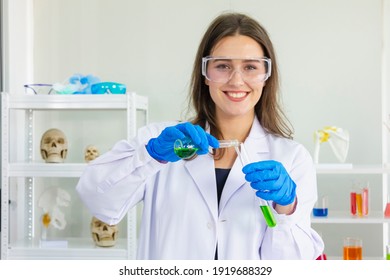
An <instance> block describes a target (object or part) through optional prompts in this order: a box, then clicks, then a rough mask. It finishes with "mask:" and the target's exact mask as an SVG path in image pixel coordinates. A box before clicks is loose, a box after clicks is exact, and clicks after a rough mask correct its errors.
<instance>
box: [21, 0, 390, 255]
mask: <svg viewBox="0 0 390 280" xmlns="http://www.w3.org/2000/svg"><path fill="white" fill-rule="evenodd" d="M385 1H387V0H385ZM33 4H34V9H33V10H34V57H33V60H34V72H33V74H34V75H33V76H34V80H33V81H28V82H40V83H44V82H45V83H46V82H48V83H55V82H63V81H64V80H65V79H66V78H68V77H69V76H71V75H72V74H74V73H83V74H94V75H96V76H98V77H100V78H101V79H102V80H107V81H118V82H122V83H125V84H126V85H127V86H128V88H129V89H130V90H134V91H136V92H137V93H139V94H142V95H146V96H148V97H149V102H150V115H149V116H150V118H149V119H150V121H160V120H170V119H179V118H183V117H184V116H183V115H182V112H183V111H184V108H185V106H186V94H187V91H188V84H189V79H190V75H191V68H192V64H193V58H194V56H195V52H196V49H197V45H198V42H199V41H200V38H201V36H202V34H203V32H204V31H205V28H206V27H207V25H208V24H209V22H210V21H211V20H212V19H213V18H214V17H215V16H216V15H218V14H219V13H220V12H222V11H225V10H234V11H240V12H245V13H248V14H249V15H252V16H253V17H255V18H257V19H258V20H259V21H260V22H261V23H262V24H263V25H264V26H265V27H266V28H267V29H268V31H269V33H270V35H271V38H272V39H273V41H274V44H275V48H276V51H277V54H278V60H279V61H278V62H279V66H280V70H281V78H282V84H281V86H282V94H283V100H284V105H285V108H286V112H287V114H288V116H289V117H290V120H291V121H292V123H293V125H294V127H295V131H296V135H295V138H296V140H298V141H299V142H301V143H303V144H304V145H305V146H306V147H307V148H308V149H309V151H312V150H313V146H314V145H313V137H312V135H313V132H314V130H316V129H319V128H322V127H323V126H325V125H335V126H339V127H342V128H345V129H348V130H349V131H350V134H351V142H350V152H349V155H348V158H347V161H348V162H353V163H354V164H373V163H380V162H381V137H382V134H381V129H382V114H381V90H382V88H383V87H382V86H383V85H382V80H381V69H382V68H381V67H382V62H381V59H382V31H383V30H382V29H383V28H382V27H383V26H382V0H328V1H321V0H312V1H307V0H294V1H288V0H274V1H266V0H230V1H226V0H214V1H209V0H196V1H182V0H165V1H152V0H143V1H135V0H111V1H105V0H34V1H33ZM388 31H389V30H387V32H388ZM386 36H387V38H389V37H390V36H388V35H386ZM387 51H388V52H389V50H387ZM385 79H386V81H385V82H387V84H388V80H389V79H390V78H389V77H385ZM20 86H22V84H21V85H20ZM320 161H321V162H335V161H336V159H335V157H334V156H333V154H332V153H331V151H330V149H329V147H328V146H327V145H323V147H322V150H321V155H320ZM378 177H379V176H376V177H374V178H371V177H368V178H366V177H364V176H363V177H362V180H366V179H368V180H370V182H372V185H374V187H375V185H377V184H381V182H380V178H378ZM350 182H351V178H341V179H338V182H334V181H332V180H329V179H328V178H324V177H321V176H320V177H319V185H320V186H321V187H322V188H321V189H320V192H324V190H323V189H324V186H327V185H331V186H332V187H331V188H329V189H328V190H327V191H328V192H331V194H333V195H335V196H340V197H341V196H343V195H344V194H347V192H348V190H345V189H344V192H345V193H340V194H339V192H340V188H342V187H344V188H345V186H346V185H347V188H348V185H349V184H350ZM376 187H380V186H376ZM373 201H374V202H378V201H379V198H378V194H375V193H374V194H373ZM330 203H331V205H332V203H336V204H338V207H339V208H340V209H343V208H347V207H348V205H347V204H346V203H345V201H342V200H339V201H336V202H335V201H331V202H330ZM333 205H334V204H333ZM373 207H374V208H378V207H379V208H380V207H381V205H380V204H379V205H373ZM337 230H338V229H337V228H336V229H331V230H330V232H326V234H327V235H328V234H335V232H337ZM331 237H332V236H331ZM331 237H325V238H331ZM378 239H380V237H379V238H378ZM373 242H374V244H373V247H378V246H380V240H379V242H377V243H375V242H376V241H375V240H374V241H373ZM331 246H333V247H334V248H331V249H332V250H333V251H335V250H337V248H336V247H337V246H338V245H337V244H333V245H332V244H331Z"/></svg>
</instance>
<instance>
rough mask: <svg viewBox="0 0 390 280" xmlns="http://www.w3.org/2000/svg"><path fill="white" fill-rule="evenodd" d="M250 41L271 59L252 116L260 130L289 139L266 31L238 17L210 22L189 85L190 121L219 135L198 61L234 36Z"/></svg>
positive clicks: (240, 16)
mask: <svg viewBox="0 0 390 280" xmlns="http://www.w3.org/2000/svg"><path fill="white" fill-rule="evenodd" d="M237 34H240V35H244V36H248V37H251V38H252V39H254V40H255V41H256V42H258V43H259V45H260V46H261V47H262V49H263V51H264V55H265V56H266V57H268V58H270V59H271V61H272V69H271V76H270V77H269V78H268V80H267V81H266V82H265V86H264V88H263V93H262V95H261V98H260V100H259V102H258V103H257V104H256V105H255V114H256V116H257V118H258V119H259V121H260V123H261V125H262V126H263V127H264V129H265V130H266V131H267V132H268V133H271V134H274V135H278V136H281V137H285V138H290V139H292V134H293V131H292V127H291V124H290V122H289V121H288V120H287V118H286V116H285V114H284V113H283V112H282V110H281V106H280V104H279V75H278V68H277V64H276V56H275V52H274V48H273V45H272V42H271V40H270V38H269V36H268V34H267V32H266V30H265V29H264V28H263V27H262V26H261V25H260V24H259V23H258V22H257V21H256V20H254V19H252V18H250V17H249V16H247V15H244V14H240V13H224V14H221V15H220V16H218V17H217V18H215V19H214V21H213V22H212V23H211V24H210V26H209V27H208V29H207V31H206V33H205V34H204V36H203V38H202V40H201V43H200V45H199V48H198V51H197V54H196V58H195V62H194V68H193V72H192V77H191V84H190V96H189V107H191V105H192V107H193V109H194V110H195V116H194V118H193V120H192V122H193V123H194V124H198V125H200V126H201V127H203V128H205V126H206V124H208V125H209V126H210V132H211V134H212V135H214V136H215V137H217V138H220V139H221V138H222V137H223V135H222V133H221V131H220V129H219V127H218V125H217V120H216V113H215V111H216V110H215V103H214V101H213V100H212V99H211V96H210V93H209V88H208V86H207V85H206V83H205V77H203V76H202V57H205V56H208V55H210V53H211V51H212V49H213V48H214V46H215V45H216V44H217V43H218V42H219V41H220V40H221V39H222V38H224V37H227V36H234V35H237Z"/></svg>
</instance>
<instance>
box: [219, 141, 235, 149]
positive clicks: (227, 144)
mask: <svg viewBox="0 0 390 280" xmlns="http://www.w3.org/2000/svg"><path fill="white" fill-rule="evenodd" d="M218 143H219V148H230V147H239V146H240V141H238V140H236V139H234V140H218Z"/></svg>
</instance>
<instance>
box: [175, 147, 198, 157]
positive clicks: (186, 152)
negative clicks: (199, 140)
mask: <svg viewBox="0 0 390 280" xmlns="http://www.w3.org/2000/svg"><path fill="white" fill-rule="evenodd" d="M197 150H198V148H175V149H174V151H175V154H176V155H177V156H178V157H180V158H188V157H191V156H193V155H194V154H195V153H196V151H197Z"/></svg>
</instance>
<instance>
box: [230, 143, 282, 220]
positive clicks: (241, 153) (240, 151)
mask: <svg viewBox="0 0 390 280" xmlns="http://www.w3.org/2000/svg"><path fill="white" fill-rule="evenodd" d="M234 147H235V150H236V152H237V155H238V157H239V158H240V160H241V163H242V165H243V166H245V165H247V164H249V163H250V160H249V156H248V154H247V153H246V150H245V147H244V144H243V143H240V145H239V146H234ZM260 209H261V212H262V213H263V216H264V219H265V222H266V223H267V225H268V226H269V227H274V226H276V220H275V217H274V215H273V213H272V211H271V208H270V207H269V205H268V204H267V202H265V201H264V200H263V199H261V198H260Z"/></svg>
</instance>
